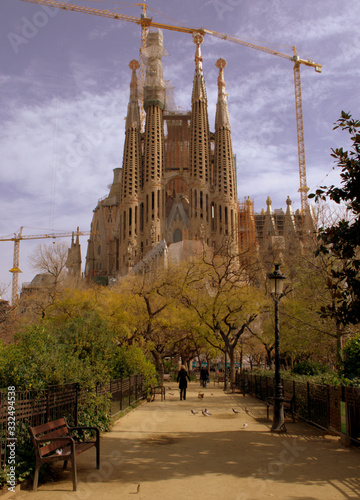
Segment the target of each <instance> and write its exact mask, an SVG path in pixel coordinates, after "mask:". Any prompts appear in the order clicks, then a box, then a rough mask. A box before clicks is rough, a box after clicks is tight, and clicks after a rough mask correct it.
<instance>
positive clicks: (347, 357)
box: [341, 335, 360, 379]
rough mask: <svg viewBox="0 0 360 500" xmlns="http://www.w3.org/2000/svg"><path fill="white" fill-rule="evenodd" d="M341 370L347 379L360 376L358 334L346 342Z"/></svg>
mask: <svg viewBox="0 0 360 500" xmlns="http://www.w3.org/2000/svg"><path fill="white" fill-rule="evenodd" d="M341 371H342V373H343V375H344V376H345V377H347V378H349V379H355V378H360V335H357V336H356V337H353V338H351V339H350V340H348V341H347V342H346V344H345V346H344V349H343V361H342V369H341Z"/></svg>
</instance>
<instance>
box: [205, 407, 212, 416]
mask: <svg viewBox="0 0 360 500" xmlns="http://www.w3.org/2000/svg"><path fill="white" fill-rule="evenodd" d="M204 414H205V415H206V416H208V417H210V415H211V413H210V412H209V411H208V410H207V409H206V408H205V410H204Z"/></svg>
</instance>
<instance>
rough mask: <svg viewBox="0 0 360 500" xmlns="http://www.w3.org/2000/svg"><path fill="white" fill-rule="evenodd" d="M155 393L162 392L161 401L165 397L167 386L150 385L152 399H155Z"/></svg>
mask: <svg viewBox="0 0 360 500" xmlns="http://www.w3.org/2000/svg"><path fill="white" fill-rule="evenodd" d="M155 394H160V395H161V401H162V400H163V398H164V399H165V387H164V386H163V385H154V384H151V385H150V397H151V401H154V400H155Z"/></svg>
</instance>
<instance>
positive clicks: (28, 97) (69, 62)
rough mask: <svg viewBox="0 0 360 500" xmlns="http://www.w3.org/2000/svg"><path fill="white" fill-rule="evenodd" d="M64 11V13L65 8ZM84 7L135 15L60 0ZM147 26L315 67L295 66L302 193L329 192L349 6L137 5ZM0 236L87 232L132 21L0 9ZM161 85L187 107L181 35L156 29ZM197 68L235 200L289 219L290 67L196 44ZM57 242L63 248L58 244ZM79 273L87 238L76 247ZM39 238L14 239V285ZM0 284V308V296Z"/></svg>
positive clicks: (344, 94)
mask: <svg viewBox="0 0 360 500" xmlns="http://www.w3.org/2000/svg"><path fill="white" fill-rule="evenodd" d="M67 3H69V2H67ZM72 3H76V4H78V5H83V6H86V7H89V8H96V9H108V10H111V11H113V12H119V13H121V14H126V15H131V16H135V17H139V16H140V14H141V8H140V7H139V6H135V5H134V4H129V3H124V2H114V1H113V2H107V1H103V0H98V1H95V0H91V1H90V0H88V1H80V0H74V1H73V2H72ZM148 16H149V17H153V19H154V20H155V21H157V22H161V23H165V24H172V25H175V24H181V25H183V26H187V27H194V28H196V27H204V28H208V29H211V30H214V31H217V32H220V33H227V34H230V35H234V36H236V37H239V38H241V39H244V40H246V41H250V42H253V43H255V44H257V45H261V46H264V47H269V48H271V49H275V50H279V51H280V52H283V53H285V54H289V55H291V54H292V46H296V49H297V51H298V54H299V55H300V57H302V58H305V59H312V60H314V61H315V62H316V63H319V64H321V65H322V67H323V72H322V73H321V74H318V73H316V72H315V71H314V70H313V69H312V68H309V67H305V66H302V67H301V83H302V97H303V114H304V133H305V154H306V169H307V185H308V187H309V188H310V191H312V190H314V189H315V188H316V187H317V186H319V185H324V184H325V185H330V184H333V183H335V184H338V179H339V177H338V173H337V172H336V171H335V170H334V169H333V166H334V164H333V160H332V158H331V157H330V153H331V148H332V147H339V146H344V147H347V145H348V141H347V137H346V135H345V133H344V132H341V131H333V130H332V128H333V123H334V122H335V121H336V120H337V119H338V117H339V115H340V113H341V110H345V111H350V112H351V113H352V114H353V116H354V117H356V118H359V117H360V116H359V101H360V98H359V76H360V67H359V64H358V61H359V56H360V27H359V19H360V3H359V2H358V0H347V1H346V2H344V1H342V0H316V1H314V0H182V1H181V2H178V1H173V0H149V1H148ZM0 34H1V43H0V60H1V66H0V120H1V132H2V133H1V135H0V151H1V159H0V161H1V164H0V165H1V167H0V190H1V192H0V210H1V218H0V237H6V236H7V235H10V237H11V236H13V235H14V233H17V232H18V231H19V229H20V226H23V227H24V230H23V234H28V235H31V234H43V233H48V232H63V231H65V232H71V231H73V230H75V229H76V228H77V227H78V226H79V227H80V230H82V231H89V229H90V222H91V219H92V211H93V209H94V208H95V207H96V204H97V201H98V199H99V198H101V197H103V196H106V194H107V193H108V185H109V184H110V183H111V182H112V178H113V169H114V168H116V167H121V163H122V152H123V141H124V117H125V114H126V108H127V101H128V97H129V82H130V76H131V71H130V69H129V68H128V63H129V62H130V61H131V60H132V59H137V58H138V55H139V48H140V28H139V26H137V25H136V24H133V23H129V22H124V21H117V20H111V19H107V18H103V17H99V16H93V15H87V14H82V13H76V12H69V11H65V10H58V9H54V8H49V7H44V6H40V5H36V4H32V3H26V2H24V1H22V0H1V2H0ZM164 43H165V45H166V48H167V52H168V54H169V55H168V56H166V57H164V58H163V63H164V75H165V79H166V80H169V81H170V82H171V85H173V86H174V88H175V91H174V98H175V104H176V106H178V107H179V108H180V109H183V110H188V109H189V108H190V98H191V88H192V80H193V74H194V50H195V45H194V44H193V42H192V37H191V36H190V35H187V34H182V33H177V32H172V31H168V30H166V31H164ZM202 54H203V59H204V62H203V68H204V75H205V81H206V86H207V92H208V101H209V119H210V128H211V130H213V129H214V116H215V104H216V95H217V85H216V79H217V72H218V70H217V69H216V67H215V62H216V60H217V59H218V58H219V57H223V58H225V59H226V60H227V67H226V69H225V79H226V92H227V93H228V95H229V97H228V103H229V112H230V119H231V124H232V138H233V147H234V153H235V154H236V158H237V178H238V198H239V200H240V201H242V200H244V198H245V197H247V196H250V197H251V198H252V199H253V200H254V202H255V211H256V212H260V211H261V209H262V208H265V207H266V198H267V196H270V197H271V198H272V200H273V208H284V209H285V208H286V203H285V200H286V197H287V196H288V195H289V196H290V198H291V200H292V201H293V209H294V210H296V209H298V208H300V196H299V193H298V188H299V185H300V182H299V168H298V158H297V136H296V118H295V98H294V79H293V63H292V62H291V61H288V60H286V59H283V58H280V57H276V56H274V55H269V54H266V53H263V52H261V51H258V50H254V49H251V48H248V47H244V46H242V45H238V44H234V43H231V42H228V41H223V40H219V39H217V38H211V37H210V36H206V37H205V40H204V43H203V45H202ZM66 241H69V242H70V240H66ZM81 242H82V247H83V254H84V258H83V265H84V264H85V253H86V245H87V238H86V237H82V238H81ZM39 243H47V242H46V240H27V241H22V242H21V249H20V269H21V270H22V271H23V274H20V275H19V283H20V284H21V283H22V282H27V281H31V279H32V277H33V275H34V271H33V270H31V268H30V266H29V255H30V254H31V253H32V252H34V250H35V248H36V246H38V245H39ZM12 263H13V243H12V242H0V283H2V284H5V285H10V283H11V274H10V273H9V269H10V268H11V267H12ZM9 292H10V287H9V291H8V293H7V294H6V295H5V298H9V297H10V293H9Z"/></svg>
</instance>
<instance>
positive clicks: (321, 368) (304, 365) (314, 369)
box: [291, 360, 329, 375]
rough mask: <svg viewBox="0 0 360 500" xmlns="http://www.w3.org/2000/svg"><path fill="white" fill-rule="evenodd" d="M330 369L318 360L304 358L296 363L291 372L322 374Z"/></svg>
mask: <svg viewBox="0 0 360 500" xmlns="http://www.w3.org/2000/svg"><path fill="white" fill-rule="evenodd" d="M328 371H329V368H328V367H327V366H326V365H322V364H321V363H318V362H316V361H311V360H304V361H299V362H298V363H296V364H295V365H294V367H293V369H292V370H291V373H294V374H297V375H321V374H323V373H326V372H328Z"/></svg>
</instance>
